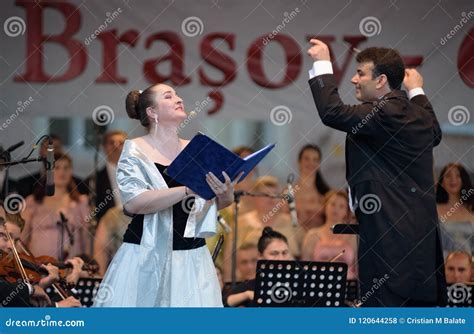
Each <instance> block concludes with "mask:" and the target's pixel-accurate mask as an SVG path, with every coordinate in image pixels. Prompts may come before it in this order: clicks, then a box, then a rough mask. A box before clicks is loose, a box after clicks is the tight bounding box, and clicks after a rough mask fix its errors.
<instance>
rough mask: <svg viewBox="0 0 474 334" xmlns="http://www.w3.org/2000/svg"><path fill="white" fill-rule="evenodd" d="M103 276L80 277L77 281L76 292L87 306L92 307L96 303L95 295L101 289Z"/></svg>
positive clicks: (78, 297)
mask: <svg viewBox="0 0 474 334" xmlns="http://www.w3.org/2000/svg"><path fill="white" fill-rule="evenodd" d="M101 282H102V278H80V279H79V281H78V282H77V285H76V288H75V290H76V291H75V292H76V296H77V299H79V300H80V301H81V304H82V305H83V306H85V307H91V306H92V304H94V299H95V296H96V295H97V291H98V290H99V285H100V283H101Z"/></svg>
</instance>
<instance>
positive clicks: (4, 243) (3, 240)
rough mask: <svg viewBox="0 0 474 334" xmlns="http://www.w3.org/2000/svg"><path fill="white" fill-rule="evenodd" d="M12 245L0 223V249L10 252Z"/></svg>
mask: <svg viewBox="0 0 474 334" xmlns="http://www.w3.org/2000/svg"><path fill="white" fill-rule="evenodd" d="M11 249H12V245H11V243H10V241H9V239H8V237H7V234H6V232H5V227H4V226H3V225H0V251H2V252H5V253H10V251H11Z"/></svg>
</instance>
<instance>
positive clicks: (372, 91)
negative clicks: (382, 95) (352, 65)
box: [351, 62, 379, 102]
mask: <svg viewBox="0 0 474 334" xmlns="http://www.w3.org/2000/svg"><path fill="white" fill-rule="evenodd" d="M373 69H374V63H373V62H365V63H359V64H358V65H357V71H356V74H355V75H354V76H353V77H352V79H351V82H352V83H353V84H354V85H355V90H356V91H355V93H356V98H357V99H358V100H359V101H363V102H367V101H369V102H371V101H375V100H377V98H378V97H379V96H378V91H377V88H378V87H377V78H372V71H373Z"/></svg>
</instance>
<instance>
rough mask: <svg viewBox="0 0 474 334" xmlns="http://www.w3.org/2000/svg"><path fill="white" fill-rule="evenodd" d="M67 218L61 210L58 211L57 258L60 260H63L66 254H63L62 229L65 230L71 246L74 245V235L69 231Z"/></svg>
mask: <svg viewBox="0 0 474 334" xmlns="http://www.w3.org/2000/svg"><path fill="white" fill-rule="evenodd" d="M67 223H68V219H67V218H66V217H65V216H64V214H63V213H62V212H59V220H58V222H57V223H56V224H57V225H58V226H59V230H60V233H59V259H60V260H61V261H64V259H65V258H66V256H64V253H65V252H64V230H66V233H67V235H68V237H69V242H70V244H71V247H72V246H74V235H73V234H72V233H71V230H70V229H69V226H68V224H67ZM68 256H69V254H68Z"/></svg>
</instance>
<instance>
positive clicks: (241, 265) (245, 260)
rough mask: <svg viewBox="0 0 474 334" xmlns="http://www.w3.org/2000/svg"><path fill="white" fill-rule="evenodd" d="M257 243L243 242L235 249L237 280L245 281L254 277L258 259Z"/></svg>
mask: <svg viewBox="0 0 474 334" xmlns="http://www.w3.org/2000/svg"><path fill="white" fill-rule="evenodd" d="M258 257H259V255H258V248H257V244H253V243H244V244H242V246H240V247H239V249H238V250H237V280H239V281H245V280H251V279H254V278H255V268H256V267H257V261H258Z"/></svg>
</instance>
